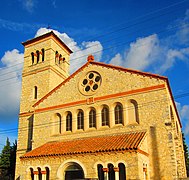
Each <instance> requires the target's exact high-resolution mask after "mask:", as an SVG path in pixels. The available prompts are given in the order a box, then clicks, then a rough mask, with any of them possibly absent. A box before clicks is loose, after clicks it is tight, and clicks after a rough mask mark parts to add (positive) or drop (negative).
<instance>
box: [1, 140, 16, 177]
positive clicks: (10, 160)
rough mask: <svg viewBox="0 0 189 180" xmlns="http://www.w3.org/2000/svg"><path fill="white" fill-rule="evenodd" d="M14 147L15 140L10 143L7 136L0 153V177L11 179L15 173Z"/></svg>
mask: <svg viewBox="0 0 189 180" xmlns="http://www.w3.org/2000/svg"><path fill="white" fill-rule="evenodd" d="M16 148H17V142H16V141H15V143H13V146H11V145H10V141H9V138H7V140H6V145H5V146H4V148H3V150H2V152H1V155H0V179H3V180H13V179H14V174H15V162H16Z"/></svg>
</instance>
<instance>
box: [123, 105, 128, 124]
mask: <svg viewBox="0 0 189 180" xmlns="http://www.w3.org/2000/svg"><path fill="white" fill-rule="evenodd" d="M127 124H128V120H127V107H126V105H123V125H124V126H126V125H127Z"/></svg>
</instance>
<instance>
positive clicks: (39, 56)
mask: <svg viewBox="0 0 189 180" xmlns="http://www.w3.org/2000/svg"><path fill="white" fill-rule="evenodd" d="M31 59H32V63H31V64H32V65H34V64H38V63H40V62H44V60H45V49H41V51H39V50H37V51H36V52H32V53H31Z"/></svg>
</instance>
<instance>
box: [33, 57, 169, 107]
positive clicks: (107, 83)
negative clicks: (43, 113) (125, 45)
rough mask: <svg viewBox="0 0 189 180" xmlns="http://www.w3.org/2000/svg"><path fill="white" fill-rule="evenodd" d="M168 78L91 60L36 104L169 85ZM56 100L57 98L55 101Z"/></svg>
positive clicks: (56, 103) (75, 99)
mask: <svg viewBox="0 0 189 180" xmlns="http://www.w3.org/2000/svg"><path fill="white" fill-rule="evenodd" d="M166 81H167V78H166V77H163V76H159V75H155V74H151V73H144V72H141V71H135V70H131V69H127V68H123V67H118V66H113V65H108V64H105V63H100V62H94V61H92V62H87V63H86V64H85V65H83V66H82V67H81V68H79V69H78V70H77V71H76V72H75V73H73V74H72V75H71V76H69V77H68V78H67V79H66V80H65V81H63V82H62V83H61V84H59V85H58V86H57V87H55V88H54V89H53V90H52V91H50V92H49V93H48V94H46V95H45V96H44V97H43V98H41V99H40V100H39V101H38V102H36V103H35V104H34V105H33V107H37V108H44V107H48V106H57V105H61V104H67V103H72V102H75V101H83V100H84V101H88V99H90V98H97V97H103V96H111V95H119V94H122V93H123V94H124V93H125V94H127V93H131V92H137V91H140V90H141V91H144V90H150V89H151V88H152V89H153V88H156V87H157V88H158V87H159V88H162V87H165V84H166ZM54 99H56V101H54Z"/></svg>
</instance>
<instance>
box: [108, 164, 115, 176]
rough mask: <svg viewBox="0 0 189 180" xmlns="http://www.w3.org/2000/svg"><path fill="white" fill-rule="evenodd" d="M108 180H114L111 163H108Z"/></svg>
mask: <svg viewBox="0 0 189 180" xmlns="http://www.w3.org/2000/svg"><path fill="white" fill-rule="evenodd" d="M108 180H115V171H114V166H113V164H108Z"/></svg>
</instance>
